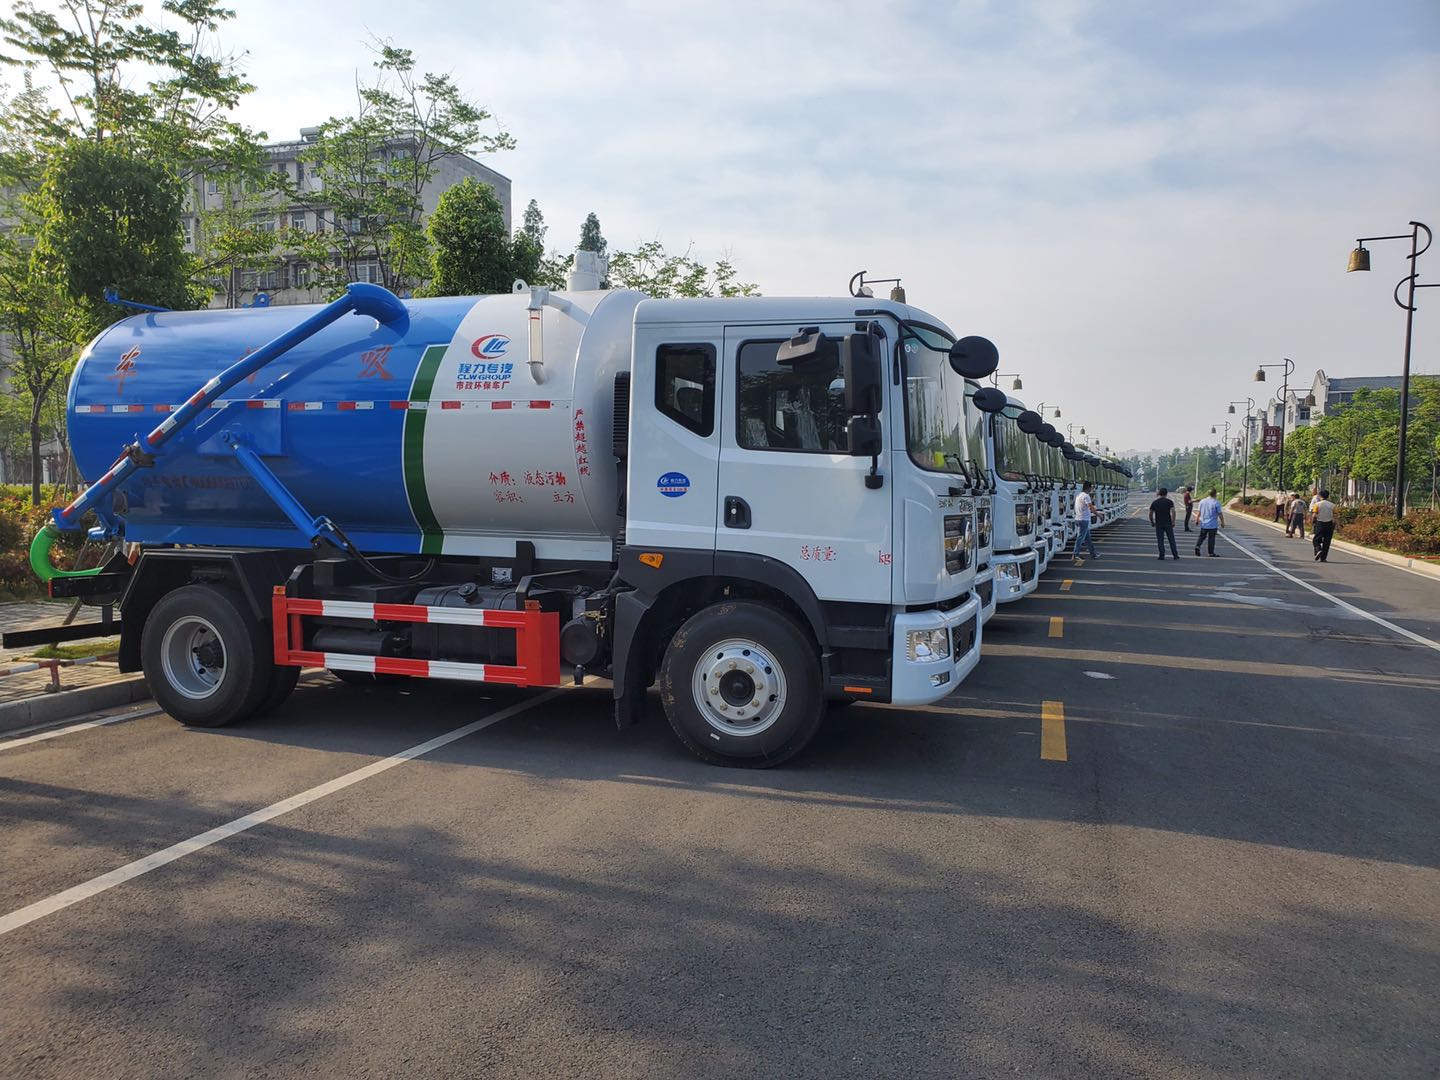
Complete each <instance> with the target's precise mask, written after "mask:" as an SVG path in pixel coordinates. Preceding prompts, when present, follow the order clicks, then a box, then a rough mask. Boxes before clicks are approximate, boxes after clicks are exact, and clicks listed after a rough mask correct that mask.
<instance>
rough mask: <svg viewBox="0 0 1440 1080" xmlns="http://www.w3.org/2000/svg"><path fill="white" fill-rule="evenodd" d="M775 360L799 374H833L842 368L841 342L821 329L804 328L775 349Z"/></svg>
mask: <svg viewBox="0 0 1440 1080" xmlns="http://www.w3.org/2000/svg"><path fill="white" fill-rule="evenodd" d="M775 362H776V363H777V364H783V365H785V366H786V367H788V368H790V369H791V370H792V371H794V372H795V374H797V375H833V374H834V373H835V372H836V371H838V370H840V343H839V342H837V341H836V340H835V339H834V338H829V337H826V336H825V335H824V334H822V333H821V332H820V331H819V330H802V331H801V332H800V333H798V334H796V335H795V336H794V337H792V338H791V339H790V340H789V341H787V342H785V343H784V344H782V345H781V346H780V347H779V348H778V349H776V350H775Z"/></svg>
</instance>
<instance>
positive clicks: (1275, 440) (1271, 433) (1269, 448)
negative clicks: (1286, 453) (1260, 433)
mask: <svg viewBox="0 0 1440 1080" xmlns="http://www.w3.org/2000/svg"><path fill="white" fill-rule="evenodd" d="M1263 445H1264V450H1265V453H1267V454H1278V453H1279V452H1280V429H1279V428H1278V427H1271V426H1270V425H1269V424H1266V425H1265V440H1264V444H1263Z"/></svg>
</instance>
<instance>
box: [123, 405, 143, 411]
mask: <svg viewBox="0 0 1440 1080" xmlns="http://www.w3.org/2000/svg"><path fill="white" fill-rule="evenodd" d="M125 411H126V412H144V411H145V406H144V405H131V406H129V407H127V408H126V410H125Z"/></svg>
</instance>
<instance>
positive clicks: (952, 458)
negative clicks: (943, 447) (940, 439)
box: [944, 454, 975, 485]
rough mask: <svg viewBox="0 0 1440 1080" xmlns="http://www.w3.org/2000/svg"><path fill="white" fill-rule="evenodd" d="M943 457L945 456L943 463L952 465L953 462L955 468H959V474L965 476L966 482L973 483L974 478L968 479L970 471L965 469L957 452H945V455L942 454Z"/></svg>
mask: <svg viewBox="0 0 1440 1080" xmlns="http://www.w3.org/2000/svg"><path fill="white" fill-rule="evenodd" d="M944 457H945V464H946V465H952V464H953V465H954V466H955V468H957V469H959V470H960V475H961V476H963V477H965V482H966V483H967V484H971V485H973V484H974V483H975V481H974V480H972V479H970V473H969V472H968V471H967V470H966V468H965V462H964V461H962V460H961V459H960V455H959V454H946V455H944Z"/></svg>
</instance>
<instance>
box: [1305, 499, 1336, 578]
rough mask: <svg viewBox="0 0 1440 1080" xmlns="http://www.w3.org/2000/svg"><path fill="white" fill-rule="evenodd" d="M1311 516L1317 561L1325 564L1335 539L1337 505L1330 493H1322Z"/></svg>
mask: <svg viewBox="0 0 1440 1080" xmlns="http://www.w3.org/2000/svg"><path fill="white" fill-rule="evenodd" d="M1310 515H1311V516H1310V527H1311V529H1312V530H1313V531H1312V532H1311V536H1313V537H1314V538H1315V539H1314V544H1315V561H1316V562H1325V561H1326V559H1328V558H1329V557H1330V541H1331V540H1333V539H1334V538H1335V504H1334V503H1333V502H1331V501H1330V492H1328V491H1322V492H1320V495H1319V497H1318V498H1317V499H1316V501H1315V504H1314V507H1313V508H1312V509H1311V511H1310Z"/></svg>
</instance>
